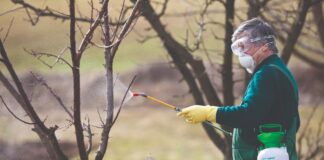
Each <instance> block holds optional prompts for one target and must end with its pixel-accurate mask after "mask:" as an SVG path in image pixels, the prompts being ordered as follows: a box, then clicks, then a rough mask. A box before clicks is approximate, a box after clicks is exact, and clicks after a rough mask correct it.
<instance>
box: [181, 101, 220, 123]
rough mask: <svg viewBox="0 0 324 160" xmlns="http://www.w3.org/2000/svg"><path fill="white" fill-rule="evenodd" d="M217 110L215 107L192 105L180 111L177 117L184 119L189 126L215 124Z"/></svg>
mask: <svg viewBox="0 0 324 160" xmlns="http://www.w3.org/2000/svg"><path fill="white" fill-rule="evenodd" d="M217 108H218V107H215V106H201V105H193V106H190V107H187V108H184V109H182V111H181V112H179V113H178V114H177V116H179V117H184V118H185V120H186V122H188V123H191V124H196V123H201V122H204V121H210V122H216V113H217Z"/></svg>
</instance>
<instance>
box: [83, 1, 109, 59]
mask: <svg viewBox="0 0 324 160" xmlns="http://www.w3.org/2000/svg"><path fill="white" fill-rule="evenodd" d="M108 2H109V0H105V1H104V2H103V5H102V8H101V10H100V12H99V14H98V16H97V18H96V19H95V21H94V22H93V23H92V24H91V26H90V28H89V30H88V31H87V33H86V34H85V36H84V38H83V39H82V41H81V44H80V45H79V49H78V55H77V56H78V59H79V60H80V59H81V56H82V54H83V52H84V50H85V49H86V47H87V45H88V44H89V43H90V42H91V39H92V36H93V33H94V31H95V30H96V28H97V27H98V25H99V22H100V20H101V19H102V17H103V15H104V13H105V12H107V10H106V9H105V8H104V7H105V6H106V4H108Z"/></svg>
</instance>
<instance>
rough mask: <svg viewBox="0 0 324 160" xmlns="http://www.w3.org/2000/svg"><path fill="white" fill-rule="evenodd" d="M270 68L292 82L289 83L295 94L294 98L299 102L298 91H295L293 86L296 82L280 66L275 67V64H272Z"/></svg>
mask: <svg viewBox="0 0 324 160" xmlns="http://www.w3.org/2000/svg"><path fill="white" fill-rule="evenodd" d="M269 66H271V67H273V68H275V69H276V70H277V71H279V73H281V74H282V75H284V77H286V78H287V79H288V81H289V82H290V83H289V84H290V88H291V89H292V91H293V94H294V98H295V99H296V100H297V101H298V96H297V91H296V90H295V87H294V86H293V84H294V81H293V80H292V79H291V77H290V76H288V75H287V73H285V71H284V70H283V69H282V68H280V67H279V66H277V65H274V64H270V65H269Z"/></svg>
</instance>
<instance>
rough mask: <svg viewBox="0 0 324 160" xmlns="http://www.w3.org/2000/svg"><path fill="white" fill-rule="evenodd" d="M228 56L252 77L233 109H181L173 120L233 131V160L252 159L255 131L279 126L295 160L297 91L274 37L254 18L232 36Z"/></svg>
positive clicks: (256, 141)
mask: <svg viewBox="0 0 324 160" xmlns="http://www.w3.org/2000/svg"><path fill="white" fill-rule="evenodd" d="M232 42H233V44H232V46H231V47H232V51H233V53H234V54H235V55H236V56H238V58H239V62H240V64H241V65H242V66H243V67H244V68H246V70H247V71H248V72H249V73H251V74H252V78H251V81H250V82H249V85H248V86H247V89H246V91H245V94H244V96H243V98H242V102H241V104H240V105H237V106H218V107H215V106H200V105H194V106H190V107H187V108H184V109H183V110H182V112H180V113H178V116H182V117H184V118H185V119H186V121H187V122H189V123H194V124H196V123H201V122H203V121H210V122H216V123H219V124H222V125H227V126H230V127H233V128H234V131H233V144H232V148H233V159H235V160H237V159H244V160H252V159H256V157H257V154H258V147H260V142H258V140H257V134H258V128H259V126H260V125H263V124H273V123H274V124H280V125H282V126H283V128H284V129H285V131H286V132H285V138H284V143H285V146H286V147H287V152H288V154H289V159H291V160H295V159H297V155H296V146H295V140H296V132H297V130H298V128H299V123H300V120H299V113H298V88H297V84H296V82H295V79H294V78H293V76H292V74H291V73H290V71H289V70H288V68H287V67H286V65H285V64H284V63H283V61H282V60H281V59H280V58H279V57H278V55H277V53H278V49H277V47H276V44H275V33H274V31H273V29H272V27H271V26H270V25H269V24H268V23H266V22H264V21H262V20H261V19H259V18H254V19H251V20H248V21H246V22H244V23H242V24H241V25H240V26H239V27H238V28H237V30H236V31H235V32H234V34H233V36H232Z"/></svg>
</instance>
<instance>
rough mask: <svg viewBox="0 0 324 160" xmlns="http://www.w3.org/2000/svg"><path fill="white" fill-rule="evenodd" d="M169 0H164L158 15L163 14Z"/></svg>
mask: <svg viewBox="0 0 324 160" xmlns="http://www.w3.org/2000/svg"><path fill="white" fill-rule="evenodd" d="M168 3H169V0H164V3H163V6H162V10H161V11H160V13H159V14H158V17H161V16H163V15H164V14H165V11H166V9H167V6H168Z"/></svg>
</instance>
